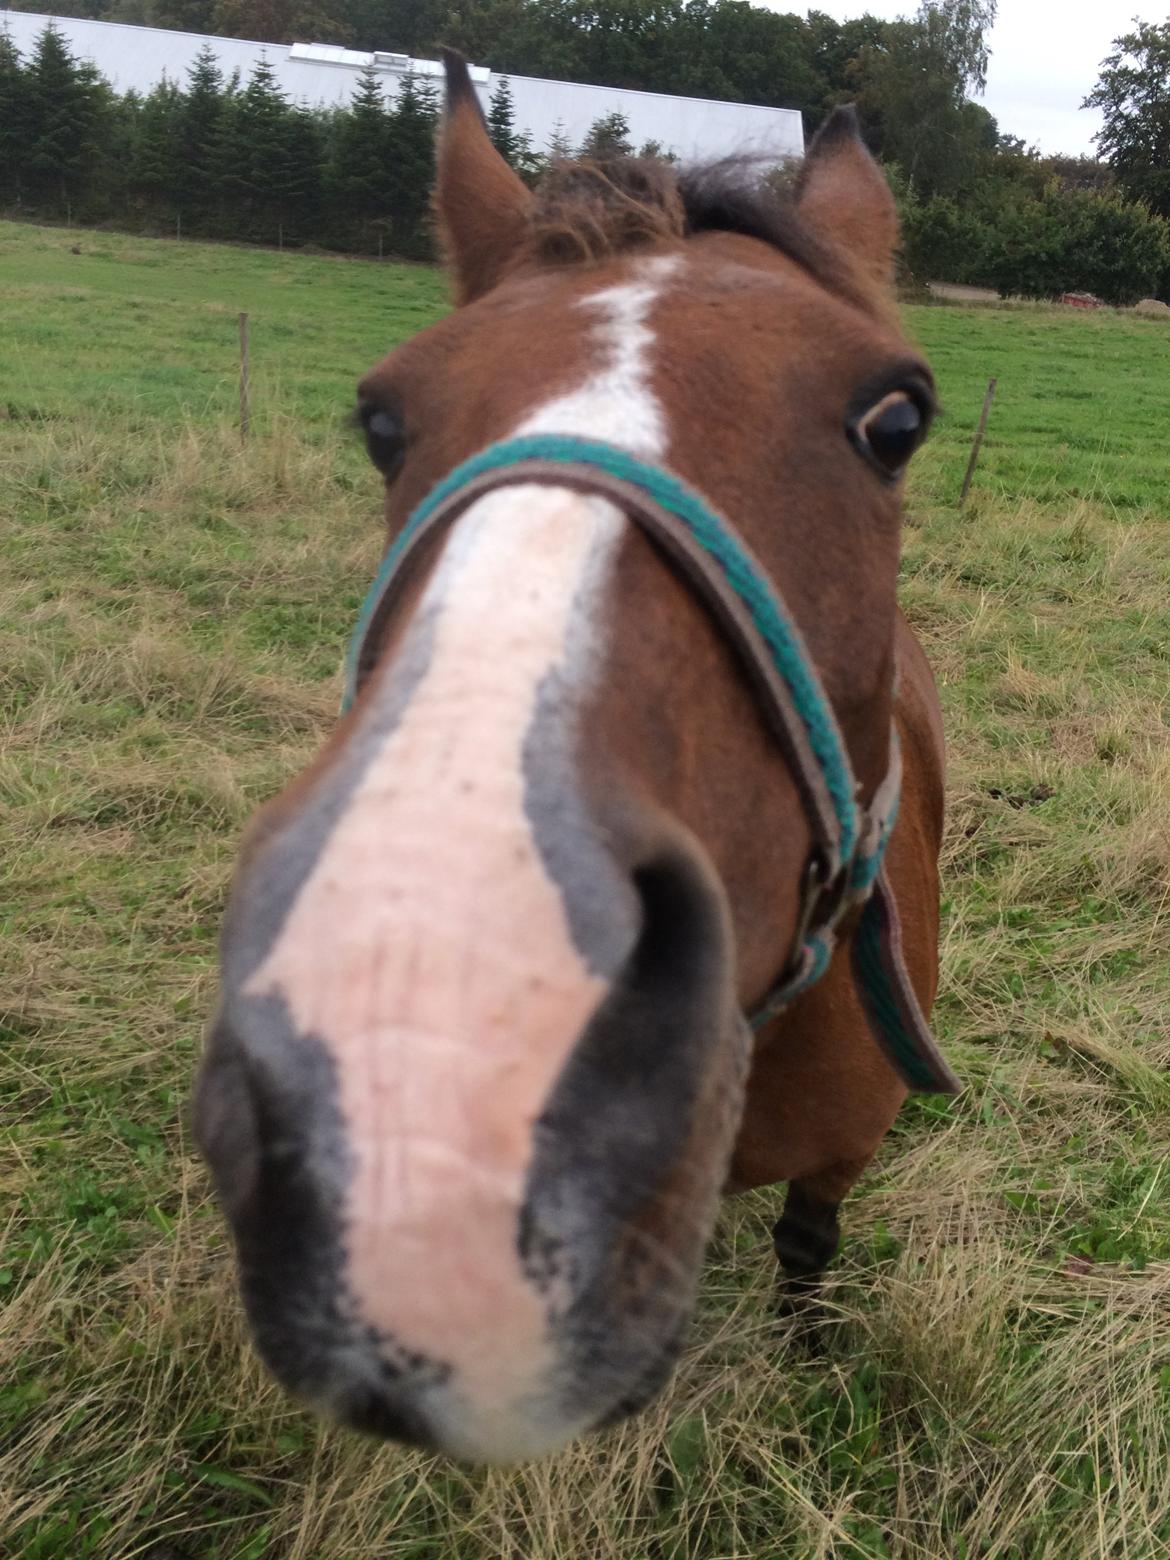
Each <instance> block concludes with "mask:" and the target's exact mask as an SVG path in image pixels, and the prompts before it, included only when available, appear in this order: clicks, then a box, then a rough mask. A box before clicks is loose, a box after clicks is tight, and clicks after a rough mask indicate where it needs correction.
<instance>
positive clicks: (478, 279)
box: [434, 49, 532, 303]
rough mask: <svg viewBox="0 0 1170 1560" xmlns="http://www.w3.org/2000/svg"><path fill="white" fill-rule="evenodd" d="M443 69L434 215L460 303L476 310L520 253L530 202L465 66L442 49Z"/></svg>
mask: <svg viewBox="0 0 1170 1560" xmlns="http://www.w3.org/2000/svg"><path fill="white" fill-rule="evenodd" d="M443 68H444V70H445V71H446V73H447V103H446V107H445V109H444V111H443V122H442V127H441V128H440V131H439V150H438V160H437V178H436V180H435V194H434V203H435V215H436V217H437V218H438V225H439V236H440V238H441V240H442V244H443V250H444V253H445V254H446V257H447V264H448V266H449V267H450V270H451V273H452V276H453V277H454V280H455V293H456V301H457V302H459V303H470V302H471V300H472V299H473V298H478V297H480V296H481V295H482V294H483V293H485V292H488V291H489V290H490V289H491V288H492V287H494V286H495V284H496V282H497V281H498V280H499V278H500V275H501V273H502V271H503V269H504V267H505V265H506V264H507V262H508V260H509V259H510V258H511V256H512V255H513V254H515V252H516V250H517V249H518V248H519V247H520V244H521V242H522V240H523V237H524V232H525V227H526V225H527V220H528V212H529V209H530V207H531V205H532V195H531V193H530V191H529V190H528V188H527V187H526V186H525V184H524V183H523V181H522V180H521V179H520V178H519V177H518V176H517V175H516V174H515V173H514V172H513V170H512V169H511V168H509V166H508V164H507V163H506V162H505V161H504V159H503V158H502V157H501V156H500V154H499V152H497V151H496V149H495V147H494V146H493V145H492V143H491V138H490V136H489V135H488V130H487V125H486V123H485V122H484V117H483V111H482V110H481V108H480V106H479V99H478V97H476V94H475V88H474V86H473V85H472V82H471V75H470V73H469V72H468V69H467V61H466V60H465V59H464V58H463V56H462V55H461V54H457V53H456V52H455V50H454V49H444V50H443Z"/></svg>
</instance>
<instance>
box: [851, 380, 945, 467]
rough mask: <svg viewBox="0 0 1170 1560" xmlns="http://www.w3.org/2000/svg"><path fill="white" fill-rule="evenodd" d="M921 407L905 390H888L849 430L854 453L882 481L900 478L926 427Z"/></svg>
mask: <svg viewBox="0 0 1170 1560" xmlns="http://www.w3.org/2000/svg"><path fill="white" fill-rule="evenodd" d="M929 420H930V419H929V415H928V413H927V412H926V410H925V409H924V408H923V406H922V405H921V404H920V403H919V402H918V401H917V400H916V399H915V398H914V396H912V395H910V394H909V393H908V392H907V391H905V390H892V391H891V392H890V393H889V395H885V396H883V397H882V399H881V400H880V401H879V402H878V403H877V405H876V406H873V407H871V408H870V409H869V411H868V412H866V413H865V414H864V416H862V417H860V418H858V420H857V421H856V422H855V423H854V424H853V425H852V427H851V428H850V436H851V437H852V439H853V443H854V445H855V446H856V447H857V449H858V450H859V451H860V452H861V453H862V454H863V455H864V456H865V457H866V458H867V459H868V460H870V461H871V462H872V463H873V464H874V465H875V466H876V467H877V468H878V470H879V471H880V472H881V473H882V475H883V476H886V477H900V476H901V475H902V472H903V470H904V469H905V467H906V464H907V462H908V461H909V459H910V457H911V455H913V454H914V451H915V450H916V449H917V448H918V446H919V445H920V444H921V443H922V440H923V439H924V438H925V436H926V430H927V427H928V426H929Z"/></svg>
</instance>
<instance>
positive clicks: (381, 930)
mask: <svg viewBox="0 0 1170 1560" xmlns="http://www.w3.org/2000/svg"><path fill="white" fill-rule="evenodd" d="M674 263H675V262H674V261H672V260H669V259H662V258H658V259H653V260H649V261H644V262H642V263H641V264H640V265H639V266H638V267H637V268H636V271H635V279H634V280H632V281H630V282H628V283H626V284H623V285H621V286H617V287H610V288H607V289H605V290H604V291H602V292H598V293H595V294H593V295H591V296H590V297H589V298H587V299H585V300H584V301H583V305H582V306H583V307H585V308H588V309H589V310H590V311H595V312H596V313H597V314H598V315H599V319H598V323H597V326H596V330H595V332H594V335H595V338H596V341H597V344H598V346H599V348H600V361H599V362H598V363H597V364H596V366H595V367H594V369H593V371H592V372H591V374H590V376H589V377H588V378H587V379H586V380H585V382H584V383H583V384H582V385H581V386H580V387H579V388H578V389H577V390H575V391H573V392H572V393H571V394H568V395H565V396H562V397H559V398H558V399H557V400H554V401H552V402H550V403H549V404H547V405H545V406H543V407H541V408H540V409H539V410H537V411H536V412H534V413H533V414H532V415H531V416H529V417H528V418H527V419H526V420H525V421H524V422H523V423H522V424H521V426H520V427H519V428H517V429H516V430H515V431H516V433H532V432H536V431H549V432H552V431H555V432H560V433H576V434H581V435H586V436H589V437H594V438H603V439H608V440H610V441H612V442H613V443H615V444H620V445H624V446H625V447H626V448H628V449H631V450H635V451H636V452H637V453H638V454H640V455H647V456H656V455H658V454H660V453H661V451H662V449H663V448H664V446H665V442H666V428H665V420H664V417H663V413H662V408H661V407H660V405H659V404H658V403H657V401H656V400H655V398H654V396H653V394H652V393H651V391H650V388H649V382H648V381H649V371H650V354H651V348H652V346H653V340H654V338H653V333H652V331H651V330H650V328H649V326H648V325H647V323H646V320H647V316H648V314H649V312H650V309H651V308H652V306H653V304H654V302H655V300H656V298H657V297H658V296H659V293H660V290H661V286H662V283H663V281H664V280H665V278H666V276H668V275H669V273H670V270H671V269H672V268H673V265H674ZM626 524H627V522H626V521H625V519H624V517H623V516H622V515H621V513H620V511H619V510H618V509H616V508H615V507H614V506H613V505H612V504H610V503H608V502H607V501H605V500H603V499H599V498H591V497H587V496H582V495H580V494H576V493H572V492H570V491H568V490H565V489H559V488H550V487H544V486H539V485H535V484H528V485H521V486H517V487H515V488H507V489H504V490H500V491H496V492H494V493H490V494H488V495H487V496H485V497H484V498H482V499H480V500H479V501H478V502H477V503H475V504H474V505H473V506H472V507H471V508H470V509H469V510H468V511H467V512H466V513H465V514H464V515H463V516H462V517H461V518H460V519H459V521H458V522H457V524H456V526H455V527H454V530H453V532H452V534H451V537H450V539H449V540H448V542H447V544H446V546H445V548H444V551H443V555H442V557H441V559H440V561H439V564H438V566H437V567H436V569H435V572H434V575H433V577H432V579H431V581H430V582H429V584H428V587H427V590H426V593H425V596H424V600H423V603H422V605H421V608H420V612H419V619H422V618H423V617H428V616H429V617H430V618H431V621H432V625H433V626H432V630H431V632H432V634H433V639H432V645H431V653H430V658H429V661H428V663H427V669H426V671H425V672H424V673H423V675H422V677H421V679H420V681H419V683H418V686H417V687H416V689H415V691H414V694H413V696H412V698H411V700H410V702H409V704H408V706H407V707H406V709H405V711H404V712H403V714H402V717H401V719H400V720H399V723H398V725H397V726H396V727H395V729H394V730H392V731H391V732H390V734H389V735H388V736H387V738H386V739H385V741H384V743H383V745H382V747H381V749H380V750H379V751H378V753H377V754H376V755H375V756H374V758H373V759H372V760H371V761H370V762H369V764H368V766H367V768H366V770H365V772H364V774H363V775H362V778H361V780H360V782H359V783H358V785H357V787H356V789H355V791H354V793H353V795H352V797H351V799H350V801H349V803H348V805H347V807H346V809H345V811H344V813H343V814H342V816H341V817H340V819H339V820H338V822H337V824H336V825H335V827H334V830H333V833H332V834H331V835H330V837H329V839H328V840H327V841H326V843H325V845H324V847H323V848H322V850H321V853H320V855H319V857H318V859H317V861H316V863H315V865H314V866H313V868H312V869H311V871H310V872H309V874H308V875H307V876H306V878H305V880H304V882H303V884H302V886H301V889H300V892H299V894H298V896H297V898H296V901H295V903H294V905H293V907H292V909H291V911H290V912H289V914H288V916H287V918H286V920H285V923H284V926H283V928H282V931H281V933H280V936H279V938H278V939H277V941H276V943H275V944H274V946H273V948H272V949H271V951H270V953H269V954H268V956H267V958H266V959H265V960H264V962H263V963H262V964H261V965H260V967H259V968H258V969H257V970H256V971H255V973H254V974H253V975H252V976H251V978H250V979H249V981H248V983H247V986H246V988H245V990H246V992H247V994H249V995H258V996H263V995H268V994H276V995H279V996H280V997H282V998H283V999H284V1001H285V1003H286V1004H287V1006H288V1009H289V1011H290V1013H291V1016H292V1018H293V1020H294V1021H295V1023H296V1025H297V1027H298V1029H299V1030H300V1031H301V1032H303V1033H305V1034H311V1035H313V1036H316V1037H318V1038H319V1039H320V1040H322V1041H323V1042H324V1044H325V1045H326V1046H327V1047H328V1049H329V1051H330V1053H331V1055H332V1057H333V1058H334V1060H335V1063H336V1068H337V1078H338V1089H339V1105H340V1109H341V1112H342V1115H343V1118H344V1120H345V1122H346V1127H347V1146H348V1147H349V1149H350V1151H351V1153H352V1155H353V1162H354V1171H353V1177H352V1181H351V1184H350V1188H349V1194H348V1202H347V1224H348V1229H347V1232H346V1246H347V1250H348V1258H349V1260H348V1267H347V1275H346V1276H347V1280H348V1284H349V1286H350V1288H351V1290H352V1292H353V1293H354V1295H355V1297H356V1299H357V1301H358V1305H359V1308H360V1312H361V1319H362V1321H363V1322H364V1323H366V1324H368V1325H371V1326H373V1327H375V1328H378V1329H379V1330H381V1331H384V1332H385V1333H388V1334H390V1335H391V1336H392V1337H393V1338H394V1339H395V1341H396V1342H397V1343H399V1344H400V1345H401V1346H402V1347H403V1348H404V1349H406V1350H410V1351H417V1352H419V1353H421V1354H423V1355H426V1356H428V1357H430V1358H432V1359H434V1360H436V1361H441V1362H447V1363H449V1364H450V1365H451V1366H452V1382H451V1393H450V1394H444V1393H443V1392H441V1391H440V1393H439V1394H438V1395H437V1396H436V1398H435V1399H434V1401H433V1402H432V1405H431V1407H432V1411H433V1412H444V1408H443V1405H444V1404H446V1405H447V1408H446V1413H448V1414H449V1415H450V1419H451V1425H450V1426H449V1432H450V1434H451V1435H452V1436H453V1438H455V1440H456V1441H462V1442H463V1443H464V1444H465V1446H466V1450H467V1452H468V1454H469V1455H477V1456H484V1455H488V1456H496V1457H508V1456H518V1455H523V1454H525V1453H527V1452H529V1451H535V1450H539V1449H540V1447H541V1445H542V1444H544V1443H545V1442H546V1441H548V1440H549V1439H558V1440H559V1439H560V1438H561V1436H562V1435H563V1433H564V1427H563V1425H561V1424H555V1425H551V1424H550V1425H549V1426H548V1427H547V1430H542V1429H541V1426H540V1424H539V1408H538V1406H537V1403H536V1402H535V1401H534V1397H539V1396H540V1395H541V1392H542V1390H543V1388H545V1387H547V1385H548V1380H547V1372H548V1370H549V1368H550V1366H551V1365H552V1363H553V1362H552V1359H551V1356H550V1351H549V1348H548V1344H547V1341H546V1336H545V1334H546V1316H545V1306H544V1302H543V1301H542V1299H541V1297H540V1296H539V1295H538V1294H537V1293H536V1291H535V1290H534V1289H533V1287H532V1285H531V1284H530V1283H529V1282H528V1280H527V1279H526V1277H525V1275H524V1273H523V1271H522V1268H521V1264H520V1259H519V1255H518V1252H517V1247H516V1233H517V1225H516V1220H517V1214H518V1212H519V1209H520V1207H521V1205H522V1201H523V1189H524V1181H525V1175H526V1171H527V1168H528V1163H529V1159H530V1156H531V1152H532V1141H531V1128H532V1124H533V1121H534V1120H535V1118H536V1117H537V1115H538V1114H539V1112H540V1110H541V1108H542V1106H543V1105H544V1102H545V1101H546V1099H547V1098H548V1095H549V1093H550V1091H551V1089H552V1086H553V1083H554V1082H555V1080H556V1078H557V1076H558V1074H559V1073H560V1071H561V1069H562V1067H563V1065H564V1063H565V1061H566V1059H567V1056H568V1054H569V1051H570V1049H571V1047H572V1044H573V1042H574V1041H575V1040H576V1038H577V1036H578V1035H579V1034H580V1032H581V1030H582V1029H583V1027H584V1026H585V1024H586V1023H587V1022H588V1020H589V1018H590V1016H591V1014H592V1012H593V1011H594V1010H595V1008H596V1006H597V1004H598V1003H599V1001H600V1000H601V998H602V997H603V996H604V994H605V989H606V985H605V982H604V981H603V980H602V979H601V978H600V977H598V976H596V975H594V974H592V973H591V972H590V971H589V969H588V968H587V967H586V965H585V963H584V962H583V960H582V958H581V955H580V954H579V952H578V950H577V949H576V948H575V946H574V943H573V939H572V935H571V932H570V928H569V924H568V920H567V917H566V914H565V908H564V903H563V899H562V895H561V890H560V888H559V887H558V885H557V884H556V882H555V881H553V879H552V878H551V877H550V876H549V874H548V871H547V869H546V867H545V864H544V862H543V860H542V858H541V855H540V853H539V851H538V849H537V845H536V843H535V841H534V840H533V838H532V831H531V826H530V821H529V819H528V817H527V815H526V813H525V808H524V801H525V775H524V765H523V747H524V742H525V737H526V734H527V733H528V731H529V728H530V727H531V725H532V722H533V718H534V716H535V713H536V706H537V697H538V692H539V689H540V687H541V684H542V682H543V680H544V679H545V677H546V675H547V674H548V673H549V672H550V671H551V670H552V669H553V668H557V669H558V670H559V672H560V674H561V679H562V684H563V685H564V686H566V687H568V688H569V689H570V690H571V691H572V693H573V694H574V695H575V696H576V697H578V698H579V697H580V695H581V693H582V692H583V690H584V689H585V688H586V687H587V686H588V681H589V677H590V671H591V663H592V662H593V661H594V660H595V645H596V639H597V633H596V629H595V627H594V625H595V623H596V621H597V619H598V618H599V617H600V608H601V603H602V598H603V592H604V589H605V585H606V581H607V578H608V572H609V568H610V565H611V563H612V560H613V557H614V555H615V552H616V549H617V546H618V543H619V541H620V538H621V536H622V534H623V530H624V527H625V525H626ZM582 615H583V616H584V618H585V622H586V626H587V631H586V632H584V633H583V632H582V631H581V627H582V624H581V617H582ZM571 627H572V629H573V633H572V635H570V628H571ZM413 631H417V630H412V632H413ZM570 642H571V643H572V644H573V645H575V646H582V645H583V646H586V647H589V646H593V647H594V648H593V649H588V648H587V649H586V651H585V652H584V653H583V654H582V652H581V651H578V652H577V658H578V660H579V661H581V662H583V663H584V664H571V658H570V653H569V649H568V646H569V644H570ZM392 674H393V668H392V667H386V668H384V669H383V670H382V671H380V672H378V673H376V674H375V677H374V679H373V685H372V686H371V688H370V690H369V693H368V694H367V695H366V701H367V708H368V709H371V710H374V711H375V712H376V708H377V705H378V702H379V700H381V699H384V698H386V697H387V689H388V687H389V685H390V684H391V682H392ZM454 1394H457V1395H458V1399H459V1400H460V1401H459V1405H458V1408H456V1407H455V1406H454V1396H453V1395H454Z"/></svg>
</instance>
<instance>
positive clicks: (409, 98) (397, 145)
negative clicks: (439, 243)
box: [387, 75, 438, 259]
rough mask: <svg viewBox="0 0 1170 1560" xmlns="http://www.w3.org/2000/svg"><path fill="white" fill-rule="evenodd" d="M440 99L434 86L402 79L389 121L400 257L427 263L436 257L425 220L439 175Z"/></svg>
mask: <svg viewBox="0 0 1170 1560" xmlns="http://www.w3.org/2000/svg"><path fill="white" fill-rule="evenodd" d="M437 119H438V99H437V95H436V93H435V90H434V87H433V86H432V85H431V83H430V82H423V83H421V84H420V83H419V81H418V79H417V78H416V77H415V76H413V75H406V76H404V77H403V78H402V86H401V87H400V89H399V92H398V101H397V103H395V105H394V112H393V114H392V115H391V116H390V126H389V132H390V133H389V136H388V155H387V164H388V167H389V170H390V181H389V195H390V213H389V215H390V232H391V235H392V240H393V245H394V248H395V250H396V251H397V253H398V254H401V255H408V256H410V257H412V258H417V259H423V258H426V257H428V256H429V255H430V254H431V252H432V247H433V246H432V244H431V238H430V230H429V225H428V222H427V215H428V211H429V209H430V199H431V184H432V181H433V179H434V173H435V124H436V121H437Z"/></svg>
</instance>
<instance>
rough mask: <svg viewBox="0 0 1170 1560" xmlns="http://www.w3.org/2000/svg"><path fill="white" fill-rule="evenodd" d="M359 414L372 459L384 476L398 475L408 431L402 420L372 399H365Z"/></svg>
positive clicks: (359, 408)
mask: <svg viewBox="0 0 1170 1560" xmlns="http://www.w3.org/2000/svg"><path fill="white" fill-rule="evenodd" d="M357 415H358V421H359V422H360V423H361V426H362V431H363V432H364V434H365V436H366V449H367V451H368V452H369V456H370V459H371V460H372V461H373V463H374V465H375V466H377V468H378V470H379V471H380V472H381V473H382V475H383V476H384V477H395V476H397V475H398V468H399V466H401V465H402V458H403V456H404V455H405V453H406V432H405V430H404V429H403V427H402V424H401V422H400V421H399V420H398V418H397V417H395V416H394V415H393V414H392V413H391V412H388V411H387V410H386V408H385V407H384V406H378V405H376V404H375V403H374V402H372V401H363V402H362V403H361V405H360V406H359V407H358V413H357Z"/></svg>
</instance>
